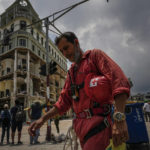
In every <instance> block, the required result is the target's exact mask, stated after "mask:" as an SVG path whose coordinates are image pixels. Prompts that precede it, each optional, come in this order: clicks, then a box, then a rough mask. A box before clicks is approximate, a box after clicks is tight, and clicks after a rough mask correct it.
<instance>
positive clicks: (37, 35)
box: [36, 33, 39, 41]
mask: <svg viewBox="0 0 150 150" xmlns="http://www.w3.org/2000/svg"><path fill="white" fill-rule="evenodd" d="M36 39H37V40H38V41H39V33H37V34H36Z"/></svg>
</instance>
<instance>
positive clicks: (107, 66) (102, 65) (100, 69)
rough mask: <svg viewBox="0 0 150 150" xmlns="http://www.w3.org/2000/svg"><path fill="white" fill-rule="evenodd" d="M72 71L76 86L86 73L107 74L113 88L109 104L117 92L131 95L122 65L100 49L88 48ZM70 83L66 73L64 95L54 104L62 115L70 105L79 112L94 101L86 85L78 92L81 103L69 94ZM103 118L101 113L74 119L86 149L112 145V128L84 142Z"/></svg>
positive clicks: (91, 149) (101, 148)
mask: <svg viewBox="0 0 150 150" xmlns="http://www.w3.org/2000/svg"><path fill="white" fill-rule="evenodd" d="M74 68H76V69H74ZM69 71H70V75H71V78H72V79H73V80H74V82H75V83H76V84H77V85H79V84H81V83H82V82H83V81H84V79H85V77H86V75H87V74H89V73H91V72H94V73H96V74H98V73H99V74H102V75H104V76H105V77H106V78H107V79H108V80H109V81H110V86H111V89H112V98H110V99H109V100H108V101H107V103H112V101H113V97H114V96H115V95H117V94H120V93H127V94H128V95H129V92H130V88H129V83H128V80H127V78H126V77H125V75H124V73H123V72H122V70H121V69H120V67H119V66H118V65H117V64H116V63H115V62H114V61H113V60H112V59H111V58H110V57H108V56H107V55H106V54H105V53H104V52H103V51H101V50H97V49H94V50H88V51H86V52H85V53H84V54H83V56H82V59H81V62H80V64H78V65H76V64H72V66H71V68H70V69H69ZM70 82H71V81H70V78H69V75H67V79H66V82H65V85H64V88H63V89H62V91H61V95H60V97H59V99H58V101H57V102H56V104H55V107H57V108H58V111H59V114H60V115H62V114H63V113H65V112H66V111H67V110H69V108H71V107H72V108H73V110H74V112H75V113H76V114H78V113H80V112H82V111H83V110H84V109H88V108H90V106H91V100H90V98H89V97H88V96H87V95H86V94H85V91H84V88H81V89H80V91H79V98H80V99H79V102H76V101H75V100H73V99H72V97H71V94H70V93H71V89H70ZM103 119H104V118H103V117H101V116H93V117H92V118H88V119H81V118H80V119H79V118H76V119H74V124H73V126H74V129H75V132H76V134H77V136H78V138H79V139H80V143H81V147H82V149H83V150H105V148H106V147H107V146H108V145H109V138H110V137H111V127H109V128H105V129H104V130H103V131H101V132H100V133H98V134H96V135H94V136H92V137H91V138H89V139H88V141H87V142H86V143H84V141H83V138H84V136H85V135H86V134H87V133H88V131H90V130H91V129H92V128H93V127H95V126H96V125H98V124H100V122H101V121H102V120H103ZM108 120H109V121H110V124H111V119H110V117H108Z"/></svg>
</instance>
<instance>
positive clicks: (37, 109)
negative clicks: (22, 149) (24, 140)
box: [28, 101, 42, 145]
mask: <svg viewBox="0 0 150 150" xmlns="http://www.w3.org/2000/svg"><path fill="white" fill-rule="evenodd" d="M41 115H42V105H41V103H40V102H39V101H35V102H34V103H33V104H32V105H31V107H30V109H28V116H29V118H30V119H31V122H33V121H35V120H38V119H39V118H40V117H41ZM39 134H40V129H37V130H36V134H35V136H34V137H33V136H30V144H31V145H32V144H38V143H40V142H39V141H38V137H39Z"/></svg>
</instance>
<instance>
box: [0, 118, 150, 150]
mask: <svg viewBox="0 0 150 150" xmlns="http://www.w3.org/2000/svg"><path fill="white" fill-rule="evenodd" d="M71 124H72V120H61V121H60V134H64V135H66V134H67V131H68V128H69V127H70V126H71ZM146 126H147V131H148V134H149V137H150V122H147V123H146ZM27 129H28V125H26V124H25V125H24V126H23V130H22V138H21V139H22V142H23V144H22V145H17V144H15V145H14V146H11V145H6V144H5V143H4V145H3V146H0V150H63V147H64V143H65V142H64V141H63V142H61V143H55V144H54V143H53V142H46V141H45V137H46V129H47V125H46V124H44V125H43V126H42V128H41V130H40V136H39V141H40V144H36V145H30V144H29V143H30V140H29V135H28V131H27ZM52 133H53V134H54V135H55V136H57V135H58V134H57V133H56V127H55V125H54V122H52ZM0 135H1V129H0ZM16 135H17V132H16ZM5 142H6V139H5ZM15 143H17V136H15ZM67 150H71V147H69V148H68V149H67ZM78 150H81V148H80V147H79V149H78Z"/></svg>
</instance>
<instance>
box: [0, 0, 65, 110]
mask: <svg viewBox="0 0 150 150" xmlns="http://www.w3.org/2000/svg"><path fill="white" fill-rule="evenodd" d="M38 20H40V18H39V16H38V14H37V13H36V12H35V10H34V9H33V7H32V5H31V3H30V2H29V0H16V1H15V2H14V3H13V4H12V5H11V6H10V7H8V8H7V9H6V10H5V12H4V13H3V14H1V15H0V110H1V109H2V108H3V105H4V103H8V104H9V106H10V107H11V106H13V105H14V102H15V100H16V99H18V100H19V101H20V103H22V105H23V106H24V107H29V106H30V104H31V103H32V102H33V101H34V100H40V101H42V102H43V103H44V102H45V96H46V77H45V76H42V75H40V69H39V68H40V66H41V65H43V64H45V63H46V34H45V33H44V31H43V28H42V22H38V23H36V24H33V23H35V22H37V21H38ZM31 24H33V25H32V26H29V27H28V25H31ZM26 26H27V28H25V27H26ZM48 43H49V56H48V57H49V59H50V60H53V61H55V62H56V63H57V64H58V65H57V72H56V73H55V74H54V75H51V76H50V99H51V100H52V101H56V100H57V99H58V97H59V94H60V91H61V89H62V88H63V85H64V82H65V77H66V73H67V61H66V59H65V57H64V56H63V55H62V54H61V52H60V51H59V50H58V49H57V47H56V46H55V45H54V44H53V42H52V41H51V39H49V41H48Z"/></svg>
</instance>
